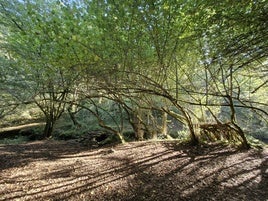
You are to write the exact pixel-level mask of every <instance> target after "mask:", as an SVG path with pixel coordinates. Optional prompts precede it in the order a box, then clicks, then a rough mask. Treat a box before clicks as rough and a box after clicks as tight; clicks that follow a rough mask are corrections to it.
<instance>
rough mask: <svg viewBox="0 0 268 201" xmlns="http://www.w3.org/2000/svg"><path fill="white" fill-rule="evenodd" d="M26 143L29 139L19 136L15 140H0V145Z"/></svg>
mask: <svg viewBox="0 0 268 201" xmlns="http://www.w3.org/2000/svg"><path fill="white" fill-rule="evenodd" d="M26 142H29V138H28V137H26V136H21V135H18V136H16V137H15V138H4V139H0V144H22V143H26Z"/></svg>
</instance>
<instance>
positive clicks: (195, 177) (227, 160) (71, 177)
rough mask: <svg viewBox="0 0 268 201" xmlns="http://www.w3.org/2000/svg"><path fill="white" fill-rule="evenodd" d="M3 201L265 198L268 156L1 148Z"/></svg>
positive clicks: (162, 146) (166, 146)
mask: <svg viewBox="0 0 268 201" xmlns="http://www.w3.org/2000/svg"><path fill="white" fill-rule="evenodd" d="M0 163H1V166H0V171H1V172H0V194H1V196H0V200H34V199H35V200H232V201H233V200H253V201H254V200H256V201H257V200H267V199H268V192H267V186H268V172H267V168H268V164H267V163H268V153H267V149H266V150H263V151H258V150H250V151H237V150H235V149H233V148H230V147H223V146H221V145H211V146H208V147H189V146H187V145H180V144H177V143H176V142H135V143H127V144H124V145H117V146H114V147H113V148H110V147H106V148H99V149H90V148H87V147H81V146H80V145H79V144H74V143H72V144H71V143H68V142H55V141H40V142H34V143H28V144H22V145H1V146H0Z"/></svg>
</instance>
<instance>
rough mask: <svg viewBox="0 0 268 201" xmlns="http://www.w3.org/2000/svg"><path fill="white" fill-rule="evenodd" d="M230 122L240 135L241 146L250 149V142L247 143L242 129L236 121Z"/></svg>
mask: <svg viewBox="0 0 268 201" xmlns="http://www.w3.org/2000/svg"><path fill="white" fill-rule="evenodd" d="M232 124H233V126H234V127H235V130H236V131H237V133H238V134H239V136H240V137H241V143H242V144H241V145H242V148H243V149H250V144H249V143H248V140H247V138H246V136H245V133H244V131H243V130H242V129H241V128H240V126H238V125H237V124H236V123H234V122H232Z"/></svg>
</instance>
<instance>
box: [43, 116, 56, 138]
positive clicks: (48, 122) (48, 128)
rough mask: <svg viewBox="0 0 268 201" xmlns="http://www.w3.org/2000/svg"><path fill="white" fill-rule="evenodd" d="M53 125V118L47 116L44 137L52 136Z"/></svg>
mask: <svg viewBox="0 0 268 201" xmlns="http://www.w3.org/2000/svg"><path fill="white" fill-rule="evenodd" d="M53 127H54V122H53V120H51V119H49V118H47V119H46V125H45V129H44V132H43V136H44V138H50V137H51V136H52V131H53Z"/></svg>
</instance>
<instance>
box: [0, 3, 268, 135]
mask: <svg viewBox="0 0 268 201" xmlns="http://www.w3.org/2000/svg"><path fill="white" fill-rule="evenodd" d="M267 9H268V7H267V3H266V2H265V1H251V0H246V1H240V2H235V3H234V2H231V1H220V2H215V1H211V0H208V1H205V0H202V1H198V2H197V1H183V0H159V1H152V0H149V1H144V0H141V1H110V0H108V1H107V0H101V1H99V0H79V1H57V0H51V1H41V0H38V1H26V0H25V1H21V0H14V1H3V0H0V30H1V31H0V47H1V50H0V75H1V77H0V90H1V93H0V118H1V117H2V116H4V115H6V114H9V113H10V112H11V111H12V109H13V108H14V107H16V106H17V105H20V104H21V103H23V102H34V103H35V104H36V105H37V106H38V107H39V108H40V110H41V111H42V112H43V115H44V119H45V120H46V129H45V133H44V134H45V136H46V137H49V136H50V135H51V133H53V129H55V130H54V134H55V136H57V137H58V138H64V139H67V138H71V137H72V136H73V135H80V134H81V133H84V132H85V131H86V130H88V129H99V128H98V126H96V125H97V124H99V123H104V124H105V125H107V126H110V128H111V129H115V130H116V131H120V132H121V131H123V130H124V129H123V127H124V126H122V125H123V124H126V123H125V120H124V119H122V117H124V118H125V117H126V116H127V114H126V112H129V113H130V114H131V113H133V112H135V111H139V110H140V111H143V112H142V113H144V114H142V115H140V114H139V115H140V116H141V117H140V118H141V120H143V123H144V122H145V123H146V124H148V125H147V126H151V125H152V122H151V120H150V118H149V117H148V116H147V119H146V117H145V116H146V115H145V114H150V113H151V114H152V111H154V110H159V111H161V110H163V108H166V111H167V112H168V111H171V110H173V109H172V106H173V107H176V110H177V111H178V112H177V113H178V114H179V119H178V121H180V122H183V123H184V124H185V125H187V127H188V128H187V129H188V130H189V133H190V134H191V136H192V139H193V137H194V136H195V135H194V130H193V124H197V123H199V122H208V121H217V120H222V121H223V122H226V121H231V122H232V123H233V124H234V125H236V126H238V127H240V128H244V122H245V121H247V120H248V119H247V117H245V116H244V115H241V114H240V109H241V108H250V109H252V110H255V112H257V113H258V115H260V116H264V119H265V116H267V115H268V113H267V100H266V97H267V78H266V77H267V76H266V75H267V70H266V68H267V56H268V55H267V47H268V46H267V41H268V38H267V34H266V33H267V31H268V30H267V27H268V26H267V22H266V19H267V13H268V12H267ZM98 98H103V99H105V100H106V98H107V100H108V99H109V100H113V101H110V102H109V101H107V102H105V103H101V104H98V103H97V101H96V100H97V99H98ZM95 99H96V100H95ZM111 102H113V104H111ZM76 104H82V106H83V107H85V108H86V107H87V109H89V111H91V116H92V114H94V115H95V120H93V118H91V117H88V116H90V114H88V116H86V118H80V115H81V116H83V115H82V113H77V111H75V110H74V113H76V116H77V120H78V122H79V124H80V126H81V127H78V126H72V125H71V123H69V120H68V121H67V122H62V121H61V122H59V123H58V124H57V121H58V120H59V119H60V117H61V115H62V114H64V113H65V112H66V110H67V109H68V108H69V107H73V106H75V105H76ZM112 107H113V108H112ZM85 108H84V109H85ZM119 108H120V109H119ZM122 108H123V109H122ZM221 110H225V111H227V115H225V116H224V118H223V119H221V117H223V116H222V113H221ZM122 111H123V112H122ZM94 115H93V116H94ZM139 115H138V116H139ZM96 116H98V117H99V118H97V119H98V121H97V120H96ZM177 116H178V115H177ZM63 119H66V117H64V118H63ZM145 119H146V120H145ZM70 122H71V121H70ZM55 125H56V128H54V126H55ZM254 125H255V123H252V127H253V126H254ZM128 126H129V125H128ZM262 126H263V125H262ZM154 127H157V126H154ZM264 127H265V125H264ZM154 129H155V130H157V128H154ZM258 129H260V130H261V129H262V128H261V127H260V128H258ZM178 132H182V131H178ZM183 132H184V131H183ZM173 135H174V136H177V137H179V138H181V136H185V135H186V134H176V133H174V134H173Z"/></svg>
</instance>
